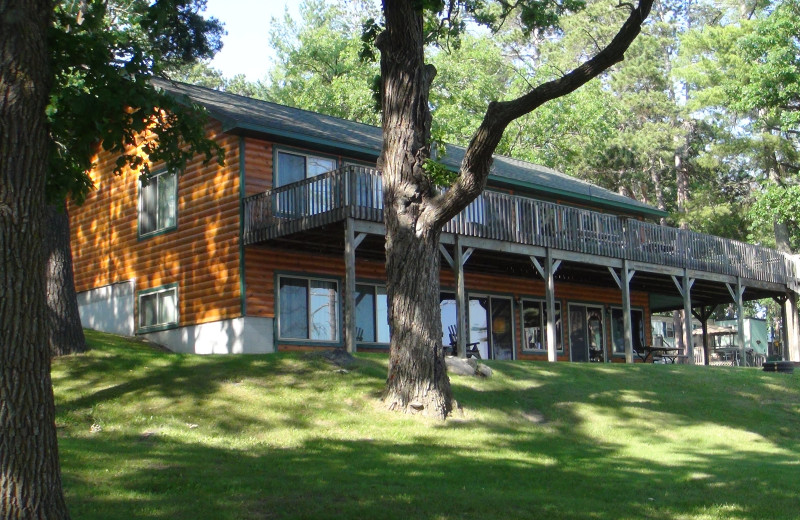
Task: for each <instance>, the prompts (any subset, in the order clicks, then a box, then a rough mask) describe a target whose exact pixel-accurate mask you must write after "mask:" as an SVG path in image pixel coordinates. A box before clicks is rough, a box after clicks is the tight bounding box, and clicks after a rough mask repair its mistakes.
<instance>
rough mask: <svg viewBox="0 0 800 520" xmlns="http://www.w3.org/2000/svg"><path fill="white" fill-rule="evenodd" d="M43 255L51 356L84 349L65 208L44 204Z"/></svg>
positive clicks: (73, 352) (84, 343) (84, 342)
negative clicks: (45, 220) (45, 269)
mask: <svg viewBox="0 0 800 520" xmlns="http://www.w3.org/2000/svg"><path fill="white" fill-rule="evenodd" d="M46 218H47V224H46V225H45V230H44V231H45V232H44V256H45V258H47V308H48V318H49V321H50V331H49V339H50V341H49V343H50V354H51V355H52V356H63V355H66V354H77V353H79V352H85V351H86V338H85V337H84V335H83V327H82V326H81V317H80V314H79V313H78V296H77V294H76V293H75V279H74V276H73V272H72V249H71V248H70V245H69V215H68V214H67V210H66V208H60V207H58V206H55V205H49V206H47V217H46Z"/></svg>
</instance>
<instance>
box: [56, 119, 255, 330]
mask: <svg viewBox="0 0 800 520" xmlns="http://www.w3.org/2000/svg"><path fill="white" fill-rule="evenodd" d="M208 135H209V136H210V137H215V138H216V139H217V142H218V143H219V144H220V146H222V147H223V149H224V150H225V165H224V166H219V165H218V164H216V163H215V162H212V163H209V164H203V158H202V157H200V156H198V157H195V158H194V159H192V160H190V161H189V163H188V164H187V165H186V169H185V170H184V172H183V174H182V175H181V176H180V177H179V179H178V209H177V212H178V221H177V222H178V226H177V229H175V230H174V231H169V232H166V233H164V234H161V235H155V236H152V237H148V238H145V239H139V236H138V227H137V226H138V191H139V189H138V173H136V172H131V171H127V172H125V173H124V174H123V175H120V176H114V175H113V174H112V170H113V167H114V164H115V157H112V156H110V155H109V154H105V153H104V154H101V155H100V156H99V157H98V158H97V160H96V163H95V168H94V169H93V171H92V172H91V176H92V179H93V180H94V181H95V184H96V187H97V189H96V190H94V191H93V192H92V193H90V194H89V196H88V197H87V199H86V202H85V203H84V204H83V205H82V206H80V207H77V206H74V205H72V206H71V207H70V221H71V235H72V251H73V258H74V265H75V288H76V289H77V290H78V291H86V290H88V289H92V288H95V287H101V286H104V285H109V284H112V283H116V282H120V281H125V280H130V279H135V280H136V290H137V291H141V290H144V289H150V288H154V287H158V286H160V285H166V284H168V283H176V282H177V283H178V294H179V301H180V324H181V325H192V324H199V323H205V322H208V321H214V320H218V319H223V318H233V317H237V316H240V315H241V300H240V292H239V171H238V169H239V138H238V137H236V136H231V135H226V134H223V133H221V125H220V124H219V123H213V124H211V125H209V127H208ZM152 169H153V171H159V165H155V166H154V167H153V168H152Z"/></svg>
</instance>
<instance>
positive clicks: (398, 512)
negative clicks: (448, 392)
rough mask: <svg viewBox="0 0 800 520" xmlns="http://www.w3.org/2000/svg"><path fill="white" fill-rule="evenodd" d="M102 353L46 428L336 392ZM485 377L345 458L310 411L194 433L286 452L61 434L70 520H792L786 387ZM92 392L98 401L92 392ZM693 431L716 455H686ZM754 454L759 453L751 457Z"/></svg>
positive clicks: (311, 383) (299, 361)
mask: <svg viewBox="0 0 800 520" xmlns="http://www.w3.org/2000/svg"><path fill="white" fill-rule="evenodd" d="M108 352H110V353H111V355H112V356H114V357H122V359H114V360H111V359H109V357H108V356H106V357H104V356H100V357H95V358H92V357H86V358H85V359H79V358H77V359H73V360H69V361H68V362H67V363H66V365H65V367H63V368H62V369H61V375H60V376H59V380H60V382H61V383H62V384H69V383H70V381H75V382H76V383H77V384H80V385H86V386H87V387H90V388H91V389H90V390H87V391H86V392H84V393H76V395H75V397H72V398H68V399H65V400H64V401H62V402H59V413H62V412H67V413H68V412H69V411H74V410H79V409H82V408H86V407H89V408H91V407H94V406H97V405H99V404H101V403H107V402H113V401H119V400H126V399H127V400H135V399H139V398H147V397H149V396H155V397H158V398H162V399H175V400H185V399H192V400H194V401H195V404H198V405H200V406H204V405H207V403H208V401H209V396H210V395H211V394H213V393H215V392H218V391H219V390H220V388H223V387H226V386H227V385H230V384H237V383H238V382H248V383H250V384H253V385H256V386H258V387H259V388H263V392H265V393H269V392H276V391H278V389H279V388H282V387H284V386H286V385H288V387H292V385H295V387H296V388H298V389H302V390H303V391H308V393H309V395H320V394H322V393H324V392H328V391H331V388H332V386H331V385H337V384H342V383H337V382H336V381H332V377H331V376H330V374H332V373H334V368H333V367H331V366H330V365H328V364H327V363H326V362H325V361H324V360H322V359H319V358H314V357H308V356H305V355H301V354H292V355H286V354H280V355H274V356H228V357H214V356H210V357H203V358H199V357H197V356H180V355H174V354H160V353H159V354H157V355H156V354H153V353H152V352H148V351H146V350H145V351H141V352H140V351H137V350H135V349H134V350H132V351H128V352H126V351H119V352H118V351H116V350H113V349H112V350H109V351H108ZM126 356H127V357H126ZM491 366H492V368H493V369H494V371H495V377H493V378H490V379H485V380H483V379H472V378H458V377H454V378H453V386H454V392H455V395H456V397H457V399H458V400H459V401H460V402H461V403H462V404H463V405H464V406H465V409H466V414H465V417H463V418H456V419H455V420H452V421H447V422H445V423H425V422H422V423H419V424H417V423H414V424H411V425H401V426H399V427H398V428H397V429H396V430H391V432H390V433H388V434H387V433H385V432H384V433H382V434H381V433H378V434H373V433H372V432H364V434H363V435H362V434H360V433H358V432H357V433H356V434H355V435H354V438H353V439H352V440H341V438H340V439H335V438H331V437H329V436H326V434H325V432H324V431H319V433H318V434H316V435H315V432H317V430H315V429H316V428H318V427H319V423H318V421H317V418H315V417H314V413H315V411H314V410H309V409H308V408H307V403H302V402H301V403H298V402H291V401H287V402H280V403H278V404H273V405H272V406H275V407H278V408H280V410H279V411H280V414H278V415H279V416H280V417H281V419H280V421H279V422H280V424H278V422H270V421H266V420H259V419H258V416H254V415H251V414H248V413H246V412H244V411H241V410H238V409H237V408H236V406H235V403H233V404H232V405H231V406H226V407H225V409H224V410H219V411H218V412H219V413H217V411H216V410H214V411H212V412H209V417H216V421H217V422H216V423H215V425H216V427H217V429H219V430H222V431H229V432H231V433H236V432H237V431H240V430H241V429H243V428H253V427H260V428H262V429H263V430H264V431H266V432H269V431H271V430H272V429H274V428H278V427H279V426H280V427H283V428H286V427H289V428H296V429H303V430H304V431H307V432H310V435H309V436H307V437H306V440H303V441H302V442H301V443H299V445H296V446H293V447H282V448H274V447H271V446H269V445H267V444H258V443H256V444H250V445H248V446H247V447H246V448H242V447H240V446H233V445H232V446H231V447H229V448H224V447H215V446H219V443H216V444H215V446H209V445H206V444H202V443H201V442H198V443H189V442H184V441H182V440H180V439H175V438H173V437H163V438H162V437H160V436H159V435H154V436H152V437H146V438H142V437H136V436H130V435H120V434H114V433H106V432H102V433H100V434H98V435H95V436H88V437H86V436H83V437H81V436H75V437H72V436H70V435H68V434H66V435H64V436H63V437H62V438H61V440H60V444H61V456H62V466H63V467H64V468H65V472H64V473H65V475H64V479H65V487H66V489H67V493H68V501H69V504H70V508H71V510H72V514H73V517H75V518H84V519H100V518H102V519H123V518H124V519H128V518H170V519H196V518H215V519H240V518H241V519H268V518H315V519H316V518H320V519H325V518H388V519H393V518H398V519H408V518H415V519H416V518H420V519H437V520H443V519H456V518H458V519H462V518H463V519H471V518H475V519H478V518H480V519H485V518H554V519H559V518H561V519H584V518H595V519H599V520H606V519H608V520H611V519H619V518H630V519H634V518H651V519H664V520H666V519H671V518H676V517H680V518H697V519H701V518H702V519H707V518H712V519H713V518H719V519H722V518H724V519H756V518H773V519H777V518H786V519H788V518H797V517H798V511H797V499H796V492H795V489H794V487H795V486H794V482H796V480H797V475H798V472H800V410H798V396H800V384H799V383H798V381H797V379H794V378H791V377H786V376H785V375H784V374H765V373H762V372H759V371H756V370H745V369H739V370H728V369H726V370H714V369H708V368H707V367H675V368H673V367H664V366H653V365H648V366H627V367H609V366H591V365H577V364H575V365H570V364H559V366H557V367H554V366H552V365H548V364H539V363H502V362H497V363H492V364H491ZM106 369H107V370H110V371H114V375H115V376H114V380H113V383H112V384H111V385H108V384H107V378H108V376H107V375H106V376H105V378H106V379H103V376H102V375H101V374H98V370H99V371H103V370H106ZM385 375H386V365H385V359H384V358H379V357H376V356H360V357H359V359H358V362H357V366H356V367H354V369H353V372H352V373H351V374H349V375H348V376H346V377H344V378H342V379H341V380H340V381H342V382H344V383H343V384H346V385H347V390H348V391H349V392H351V393H353V394H359V395H365V396H370V397H377V395H378V394H379V393H380V391H381V389H382V387H383V382H384V379H385ZM92 381H105V383H104V384H103V385H104V386H103V385H101V386H99V387H96V388H97V389H95V387H92V385H91V384H90V383H91V382H92ZM329 406H331V407H332V409H331V410H329V411H330V412H332V413H334V414H336V415H337V416H345V417H344V419H343V420H345V421H356V420H357V419H358V418H357V417H355V416H354V415H355V413H354V412H353V411H352V410H350V409H348V408H347V407H346V406H344V405H340V404H339V403H333V404H329ZM348 414H349V415H348ZM387 417H388V415H387ZM396 417H397V416H394V415H391V418H392V419H391V420H395V419H396ZM399 422H402V421H399ZM363 426H364V427H365V428H367V427H368V426H369V425H368V424H366V423H365V424H364V425H363ZM709 426H710V427H713V428H714V430H713V431H714V432H715V434H719V435H720V437H719V438H716V439H710V440H709V439H702V438H701V437H702V436H703V435H706V433H705V430H704V428H706V427H709ZM595 429H606V430H607V431H606V432H603V433H600V434H598V433H597V432H596V431H595ZM608 432H610V433H608ZM743 432H744V433H743ZM747 434H752V435H750V436H749V437H748V435H747ZM728 435H730V437H728ZM692 436H697V441H696V445H695V443H694V442H693V441H692V438H693V437H692ZM356 437H357V438H356ZM676 437H678V438H679V439H677V441H676ZM742 438H747V439H749V440H748V443H742V442H741V440H740V439H742ZM760 442H763V443H767V444H770V449H760V447H759V446H756V445H754V444H756V443H760ZM673 450H678V451H677V452H674V453H673V452H672V451H673ZM654 454H655V455H654Z"/></svg>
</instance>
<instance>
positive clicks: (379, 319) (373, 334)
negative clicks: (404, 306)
mask: <svg viewBox="0 0 800 520" xmlns="http://www.w3.org/2000/svg"><path fill="white" fill-rule="evenodd" d="M356 341H360V342H364V343H389V301H388V299H387V298H386V287H383V286H380V285H364V284H359V285H356Z"/></svg>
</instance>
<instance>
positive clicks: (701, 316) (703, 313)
mask: <svg viewBox="0 0 800 520" xmlns="http://www.w3.org/2000/svg"><path fill="white" fill-rule="evenodd" d="M713 310H714V307H713V306H710V307H706V306H705V305H703V306H702V307H700V311H699V312H697V311H692V314H694V317H695V318H697V319H698V320H700V325H702V327H703V364H704V365H708V362H709V358H708V318H710V317H711V312H712V311H713Z"/></svg>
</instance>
